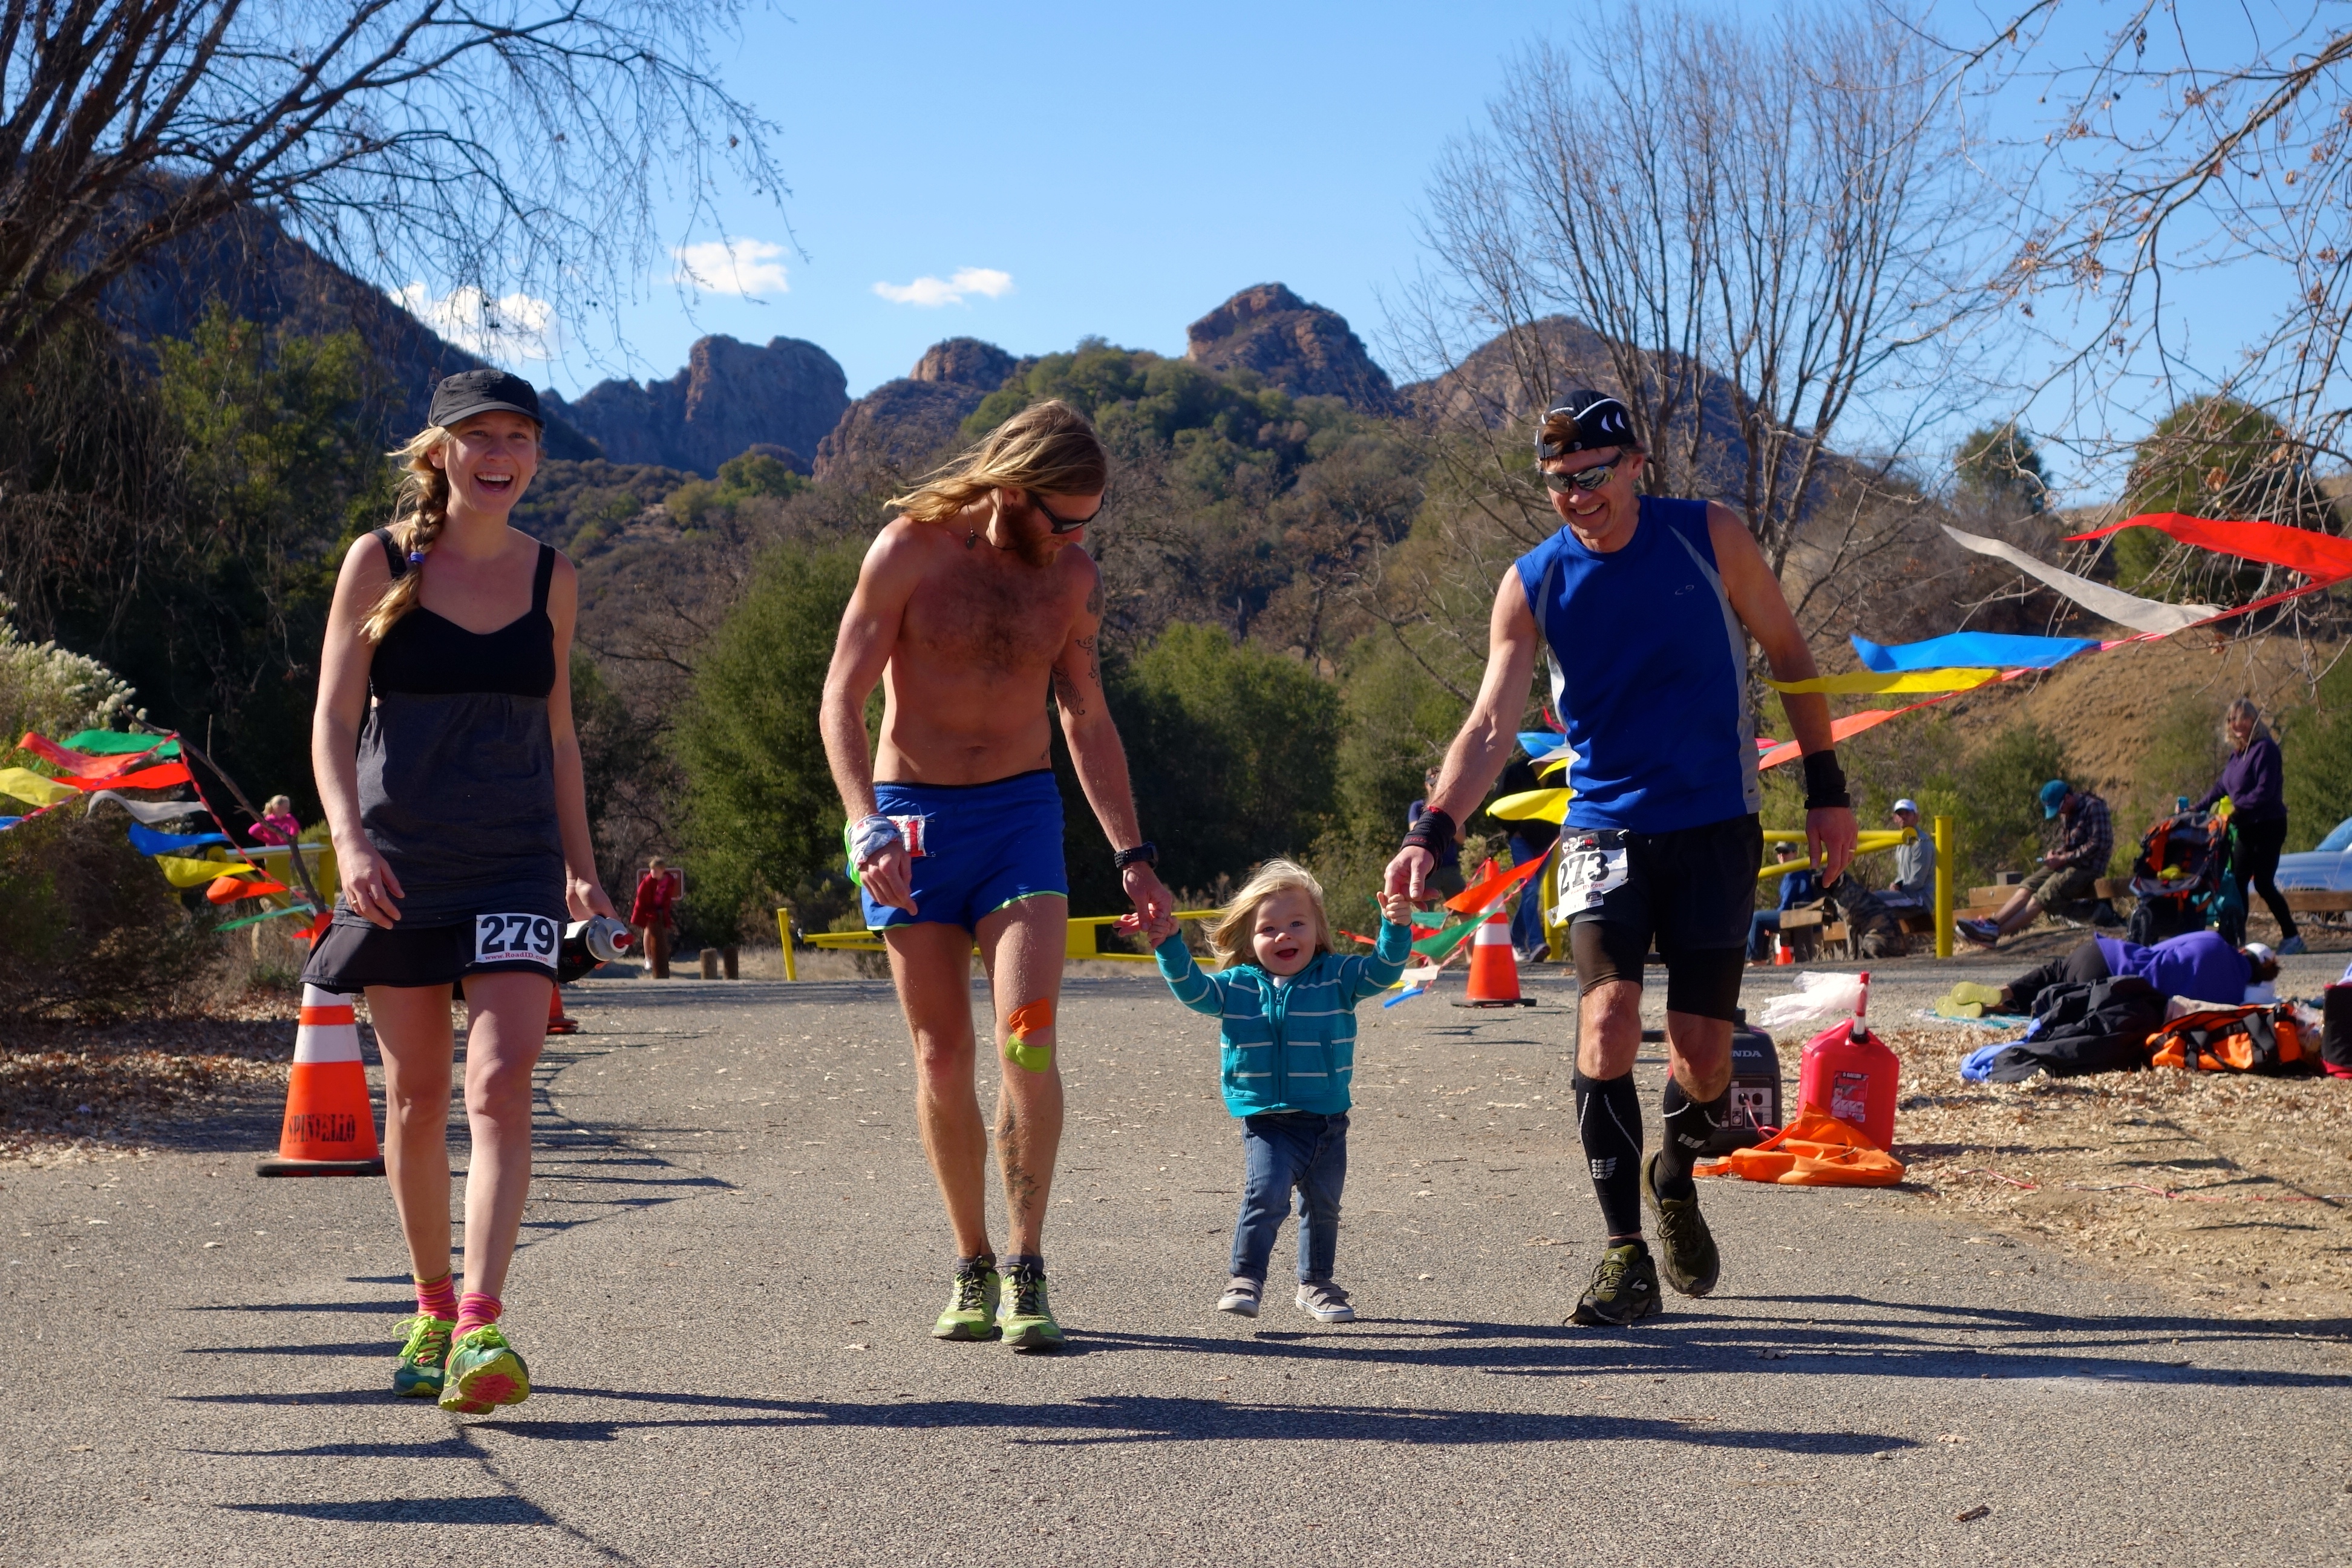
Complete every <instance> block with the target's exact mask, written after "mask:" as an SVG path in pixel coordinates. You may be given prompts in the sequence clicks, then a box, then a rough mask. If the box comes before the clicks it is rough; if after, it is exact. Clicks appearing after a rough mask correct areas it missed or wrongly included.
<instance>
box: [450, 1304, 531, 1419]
mask: <svg viewBox="0 0 2352 1568" xmlns="http://www.w3.org/2000/svg"><path fill="white" fill-rule="evenodd" d="M529 1398H530V1368H529V1367H527V1366H525V1365H523V1363H522V1357H521V1356H520V1355H519V1354H517V1353H516V1352H515V1348H514V1347H513V1346H512V1345H509V1343H507V1337H506V1335H504V1334H502V1333H500V1332H499V1326H498V1325H497V1324H496V1323H484V1324H483V1325H482V1326H481V1327H480V1328H478V1329H476V1330H474V1331H471V1332H470V1333H467V1335H466V1336H465V1337H464V1338H462V1339H460V1340H458V1341H457V1342H456V1343H455V1344H453V1345H452V1346H451V1347H450V1350H449V1372H448V1375H447V1377H446V1379H445V1380H444V1381H443V1383H442V1385H441V1408H442V1409H444V1410H446V1411H450V1412H452V1413H454V1414H456V1415H488V1414H489V1413H490V1412H491V1411H493V1410H495V1409H497V1408H498V1407H499V1405H520V1404H521V1403H522V1402H523V1401H524V1400H526V1399H529Z"/></svg>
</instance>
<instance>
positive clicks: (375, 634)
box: [360, 425, 449, 646]
mask: <svg viewBox="0 0 2352 1568" xmlns="http://www.w3.org/2000/svg"><path fill="white" fill-rule="evenodd" d="M448 440H449V432H448V431H446V430H445V429H443V428H442V427H441V426H438V425H428V426H425V428H424V429H423V430H421V431H419V432H418V433H417V435H416V436H415V438H414V439H412V440H411V441H410V442H409V443H408V445H406V446H405V447H402V448H401V449H400V450H399V451H397V452H394V453H392V454H391V456H392V457H393V458H394V459H395V460H397V461H398V462H399V463H400V465H401V468H402V472H401V476H400V499H399V500H397V501H396V502H395V503H394V507H393V519H392V538H393V542H394V544H395V545H396V546H398V547H399V550H400V552H401V554H402V555H404V556H405V557H407V558H408V559H407V566H408V569H407V570H406V571H404V572H403V573H402V574H400V575H399V576H397V577H394V579H393V580H392V586H390V587H389V588H386V589H385V590H384V591H383V597H382V598H380V599H378V600H377V601H376V602H375V608H374V609H373V610H371V611H369V612H368V618H367V619H366V620H365V621H363V622H362V623H361V625H360V635H361V636H362V637H365V638H366V639H367V640H368V643H369V644H370V646H373V645H374V644H377V643H380V642H382V641H383V639H384V635H385V634H386V633H387V632H389V631H391V630H392V628H393V625H394V622H396V621H398V620H399V619H400V617H401V616H404V615H406V614H408V612H409V611H411V610H413V609H415V607H416V598H417V595H419V594H421V593H423V592H424V589H425V570H424V568H425V563H424V560H423V557H425V556H426V555H429V554H431V553H432V552H433V545H434V543H435V542H436V541H437V540H438V539H439V538H440V537H441V530H442V529H443V528H444V527H445V526H446V524H447V523H448V521H449V475H448V471H447V470H446V469H444V468H436V467H435V466H434V464H433V454H434V453H436V452H438V451H439V450H441V449H442V447H444V446H446V444H447V443H448Z"/></svg>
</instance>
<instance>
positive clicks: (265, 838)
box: [249, 795, 302, 844]
mask: <svg viewBox="0 0 2352 1568" xmlns="http://www.w3.org/2000/svg"><path fill="white" fill-rule="evenodd" d="M249 831H250V832H251V833H252V835H253V841H254V842H255V843H257V844H291V843H293V842H294V839H295V837H296V836H297V835H298V834H299V833H300V832H301V831H302V825H301V824H300V823H299V822H297V821H295V820H294V803H293V802H292V801H290V800H289V799H287V798H286V797H285V796H284V795H271V796H270V797H269V799H268V801H267V802H265V803H264V804H263V805H262V807H261V820H260V821H258V822H257V823H255V824H254V825H253V826H252V828H251V829H250V830H249Z"/></svg>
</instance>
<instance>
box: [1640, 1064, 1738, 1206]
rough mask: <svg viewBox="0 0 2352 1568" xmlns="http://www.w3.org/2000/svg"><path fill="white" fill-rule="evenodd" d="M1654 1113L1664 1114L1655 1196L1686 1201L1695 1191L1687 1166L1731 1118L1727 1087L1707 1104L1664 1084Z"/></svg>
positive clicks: (1669, 1081) (1668, 1082)
mask: <svg viewBox="0 0 2352 1568" xmlns="http://www.w3.org/2000/svg"><path fill="white" fill-rule="evenodd" d="M1658 1109H1659V1110H1662V1111H1664V1113H1665V1124H1666V1125H1665V1132H1666V1142H1665V1147H1664V1149H1662V1150H1661V1151H1660V1152H1659V1154H1658V1195H1659V1196H1660V1197H1662V1198H1686V1197H1689V1196H1690V1195H1691V1194H1692V1193H1693V1192H1695V1191H1696V1190H1697V1189H1696V1188H1695V1187H1693V1186H1692V1185H1691V1165H1692V1163H1693V1162H1695V1161H1696V1160H1697V1159H1698V1157H1699V1156H1700V1155H1702V1154H1704V1153H1706V1151H1707V1146H1708V1145H1709V1144H1710V1143H1712V1142H1714V1141H1715V1131H1716V1129H1717V1128H1718V1127H1720V1126H1722V1125H1723V1123H1724V1120H1725V1119H1726V1118H1727V1117H1728V1116H1729V1115H1730V1114H1731V1086H1730V1085H1729V1084H1725V1085H1724V1086H1723V1092H1722V1093H1721V1094H1718V1095H1717V1096H1716V1097H1715V1098H1714V1099H1713V1100H1705V1101H1701V1100H1693V1099H1692V1098H1691V1097H1690V1096H1689V1095H1687V1094H1685V1093H1684V1092H1683V1086H1682V1085H1681V1084H1680V1083H1678V1082H1676V1081H1675V1079H1667V1080H1666V1092H1665V1093H1664V1095H1662V1096H1660V1097H1659V1100H1658Z"/></svg>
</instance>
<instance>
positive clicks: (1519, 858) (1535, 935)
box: [1511, 833, 1549, 963]
mask: <svg viewBox="0 0 2352 1568" xmlns="http://www.w3.org/2000/svg"><path fill="white" fill-rule="evenodd" d="M1546 848H1547V850H1548V849H1549V846H1546ZM1536 854H1537V851H1536V848H1535V846H1533V845H1531V844H1529V843H1528V841H1527V840H1526V839H1524V838H1522V837H1519V836H1518V835H1517V834H1516V833H1515V834H1513V835H1512V836H1511V864H1512V865H1514V866H1524V865H1526V864H1527V863H1528V861H1530V860H1532V859H1534V858H1536ZM1545 881H1546V878H1545V877H1544V874H1543V873H1542V872H1540V871H1538V872H1537V873H1536V879H1535V880H1534V881H1532V882H1529V883H1528V885H1527V886H1526V887H1525V888H1522V889H1520V890H1519V907H1518V908H1517V909H1516V910H1512V911H1511V945H1512V946H1513V947H1516V948H1517V949H1518V950H1519V959H1520V961H1521V962H1522V963H1529V962H1532V961H1533V960H1534V957H1535V955H1536V953H1537V952H1538V951H1539V950H1540V949H1541V948H1542V947H1543V945H1544V928H1543V901H1544V895H1543V887H1544V882H1545Z"/></svg>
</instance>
